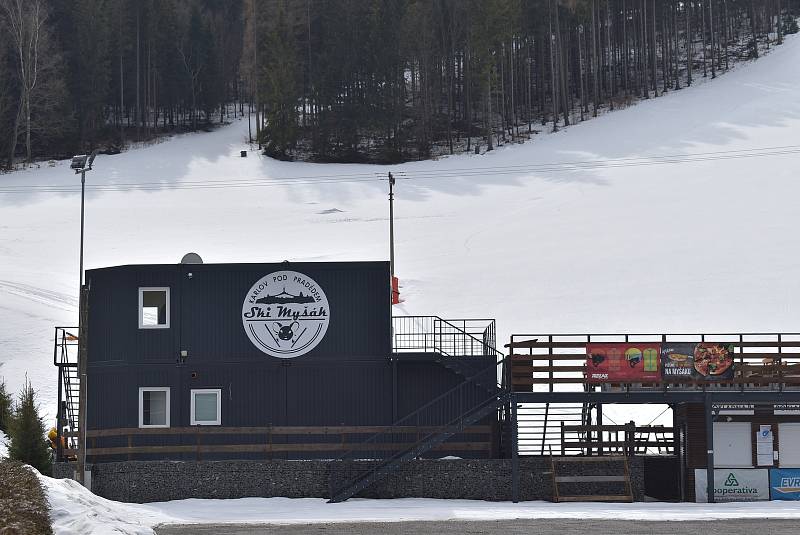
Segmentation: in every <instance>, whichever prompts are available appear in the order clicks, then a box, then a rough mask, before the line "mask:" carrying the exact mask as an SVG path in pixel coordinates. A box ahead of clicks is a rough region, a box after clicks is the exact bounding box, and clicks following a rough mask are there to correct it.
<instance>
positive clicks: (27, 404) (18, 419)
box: [8, 382, 53, 475]
mask: <svg viewBox="0 0 800 535" xmlns="http://www.w3.org/2000/svg"><path fill="white" fill-rule="evenodd" d="M9 435H10V438H11V442H10V444H9V448H8V455H9V457H10V458H11V459H14V460H17V461H21V462H23V463H26V464H29V465H31V466H32V467H34V468H36V469H37V470H38V471H39V472H41V473H42V474H46V475H50V473H51V470H52V463H53V459H52V454H51V450H50V446H49V444H48V442H47V439H45V426H44V421H42V418H41V417H40V416H39V410H38V407H37V406H36V392H34V390H33V387H32V386H31V384H30V382H26V383H25V386H23V387H22V390H21V391H20V393H19V398H18V399H17V403H16V404H15V406H14V414H13V416H12V417H11V425H10V426H9Z"/></svg>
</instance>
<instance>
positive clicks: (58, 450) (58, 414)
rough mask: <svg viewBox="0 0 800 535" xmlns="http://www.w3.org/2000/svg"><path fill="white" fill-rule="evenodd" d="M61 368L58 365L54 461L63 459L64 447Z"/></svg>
mask: <svg viewBox="0 0 800 535" xmlns="http://www.w3.org/2000/svg"><path fill="white" fill-rule="evenodd" d="M63 370H64V368H62V367H61V366H59V367H58V397H57V398H56V399H57V400H58V406H57V407H56V461H58V462H61V461H63V460H64V448H62V447H61V437H62V436H63V435H62V432H63V429H62V426H63V425H64V418H63V416H62V415H61V412H62V411H63V408H62V404H61V396H62V395H63V393H62V387H61V383H62V382H63V379H64V378H63V376H62V373H63Z"/></svg>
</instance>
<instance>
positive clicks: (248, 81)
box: [0, 0, 800, 168]
mask: <svg viewBox="0 0 800 535" xmlns="http://www.w3.org/2000/svg"><path fill="white" fill-rule="evenodd" d="M799 4H800V1H799V0H696V1H683V0H680V1H679V0H0V162H2V164H3V166H4V167H6V168H11V167H13V166H14V165H15V164H16V165H20V164H24V163H25V162H31V161H34V160H36V159H42V158H55V157H63V156H68V155H71V154H72V153H75V152H79V151H85V150H89V149H91V148H97V147H99V148H101V149H102V150H104V151H107V152H114V151H118V150H122V149H123V148H124V147H125V146H126V144H128V143H131V142H140V141H146V140H148V139H152V138H153V137H155V136H158V135H161V134H164V133H171V132H178V131H187V130H197V129H200V128H210V127H212V126H213V125H215V124H219V123H221V122H225V121H228V120H232V119H235V118H237V117H240V116H241V115H242V114H243V115H245V116H246V117H248V118H249V119H250V121H251V124H252V128H251V136H252V139H253V140H254V141H257V142H258V143H259V144H260V145H261V146H262V147H263V149H264V150H265V152H266V153H267V154H269V155H271V156H274V157H277V158H282V159H304V160H314V161H348V162H359V161H376V162H398V161H403V160H409V159H418V158H428V157H431V156H436V155H438V154H443V153H454V152H458V151H475V150H479V151H485V150H491V149H492V148H493V147H494V146H496V145H498V144H502V143H509V142H516V141H520V140H524V139H528V138H530V137H531V136H532V135H535V133H536V132H539V131H543V130H545V129H549V130H553V129H558V128H561V127H562V126H566V125H569V124H572V123H574V122H578V121H582V120H585V119H587V118H590V117H592V116H595V115H597V113H598V112H600V111H602V110H606V109H608V110H613V109H615V108H618V107H624V106H627V105H628V104H629V103H631V102H632V101H633V100H637V99H642V98H654V97H658V96H660V95H661V94H663V93H664V92H669V91H675V90H679V89H681V88H683V87H686V86H687V85H691V84H692V83H695V82H696V81H697V80H698V79H700V78H704V77H705V78H714V77H716V76H717V75H718V74H720V73H722V72H724V71H726V70H728V69H729V68H730V67H731V66H732V65H733V64H734V63H735V62H737V61H741V60H746V59H751V58H756V57H758V56H759V55H760V54H763V53H764V51H765V50H766V49H768V48H769V47H771V46H775V45H777V44H779V43H781V42H782V40H783V37H784V35H786V34H787V33H793V32H796V31H797V23H796V19H795V15H797V14H798V11H799V8H800V5H799Z"/></svg>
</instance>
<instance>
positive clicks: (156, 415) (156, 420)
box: [139, 386, 169, 428]
mask: <svg viewBox="0 0 800 535" xmlns="http://www.w3.org/2000/svg"><path fill="white" fill-rule="evenodd" d="M139 427H140V428H147V427H169V387H168V386H143V387H141V388H139Z"/></svg>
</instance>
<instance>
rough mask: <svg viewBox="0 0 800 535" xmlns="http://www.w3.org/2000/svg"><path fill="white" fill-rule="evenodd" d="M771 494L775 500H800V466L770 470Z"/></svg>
mask: <svg viewBox="0 0 800 535" xmlns="http://www.w3.org/2000/svg"><path fill="white" fill-rule="evenodd" d="M769 495H770V498H772V499H773V500H792V501H800V468H773V469H772V470H770V471H769Z"/></svg>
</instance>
